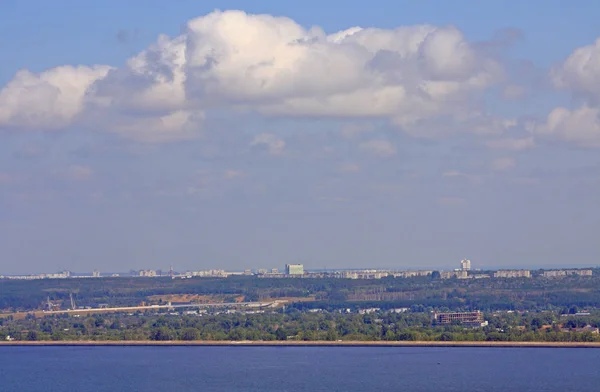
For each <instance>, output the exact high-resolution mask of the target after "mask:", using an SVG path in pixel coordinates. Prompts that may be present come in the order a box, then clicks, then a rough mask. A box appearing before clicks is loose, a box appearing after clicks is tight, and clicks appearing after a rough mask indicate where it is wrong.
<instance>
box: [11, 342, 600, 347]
mask: <svg viewBox="0 0 600 392" xmlns="http://www.w3.org/2000/svg"><path fill="white" fill-rule="evenodd" d="M15 346H19V347H27V346H29V347H43V346H63V347H67V346H99V347H102V346H104V347H107V346H122V347H144V346H153V347H155V346H163V347H185V346H196V347H200V346H204V347H215V346H223V347H485V348H489V347H498V348H600V342H482V341H458V342H442V341H389V342H388V341H335V342H331V341H230V340H225V341H209V340H196V341H179V340H177V341H151V340H130V341H93V340H72V341H67V340H65V341H51V340H49V341H10V342H7V341H4V342H0V348H1V347H15Z"/></svg>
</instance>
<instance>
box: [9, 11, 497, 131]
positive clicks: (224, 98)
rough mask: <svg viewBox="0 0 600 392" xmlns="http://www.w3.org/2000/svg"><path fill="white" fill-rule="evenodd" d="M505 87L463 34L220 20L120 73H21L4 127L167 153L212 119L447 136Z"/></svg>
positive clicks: (168, 42)
mask: <svg viewBox="0 0 600 392" xmlns="http://www.w3.org/2000/svg"><path fill="white" fill-rule="evenodd" d="M502 78H503V69H502V66H501V65H500V64H499V63H498V62H497V61H496V60H494V59H493V58H491V57H489V56H488V55H486V54H485V53H483V52H480V51H478V49H477V47H476V46H474V45H472V44H470V43H469V42H468V41H467V40H466V39H465V37H464V35H463V34H462V33H461V32H460V31H459V30H458V29H456V28H454V27H452V26H445V27H437V26H430V25H420V26H404V27H399V28H396V29H391V30H385V29H376V28H366V29H362V28H359V27H353V28H350V29H347V30H344V31H340V32H336V33H333V34H329V35H328V34H326V33H325V32H324V31H323V30H322V29H320V28H318V27H313V28H311V29H305V28H304V27H302V26H300V25H299V24H297V23H296V22H294V21H293V20H291V19H289V18H285V17H274V16H270V15H248V14H246V13H244V12H241V11H226V12H220V11H215V12H213V13H211V14H208V15H206V16H203V17H199V18H197V19H193V20H191V21H189V22H188V24H187V27H186V29H185V31H184V33H183V34H182V35H180V36H178V37H174V38H170V37H166V36H161V37H159V39H158V40H157V42H156V43H155V44H153V45H152V46H151V47H149V48H148V49H146V50H145V51H143V52H141V53H139V54H138V55H136V56H134V57H132V58H131V59H129V60H128V61H127V63H126V64H125V66H123V67H120V68H111V67H109V66H95V67H71V66H62V67H58V68H55V69H50V70H47V71H45V72H42V73H40V74H33V73H30V72H28V71H20V72H19V73H18V74H17V75H16V76H15V78H14V79H13V80H12V81H11V82H10V83H9V84H8V85H6V86H5V87H4V88H3V89H2V90H1V92H0V127H5V126H13V127H21V128H35V129H56V128H65V127H67V126H68V125H70V124H72V123H78V124H83V125H86V126H88V127H91V128H97V129H100V130H106V131H112V132H117V133H119V134H121V135H123V136H125V137H130V138H134V139H139V140H146V141H163V140H172V139H179V138H183V137H193V135H194V134H196V133H197V132H198V131H199V130H200V129H201V128H202V122H203V119H204V118H205V117H206V115H207V113H210V112H211V111H212V110H231V111H232V112H233V113H234V112H239V111H252V112H258V113H261V114H262V115H267V116H311V117H341V118H347V117H350V118H356V117H378V118H385V119H389V120H391V122H392V123H393V124H396V125H397V126H398V127H400V128H402V129H404V130H406V131H408V132H412V133H414V134H418V133H420V132H426V130H427V129H426V124H427V123H428V122H429V121H432V124H434V126H435V127H436V129H443V128H444V125H445V124H447V120H448V119H450V120H455V121H462V120H464V119H469V121H473V119H474V118H475V119H476V121H483V120H486V118H487V117H486V115H485V114H483V113H481V112H479V111H480V108H477V110H476V111H475V112H474V111H473V106H474V105H473V100H474V99H475V98H477V97H478V96H479V94H481V93H482V92H483V91H485V90H486V89H487V88H488V87H490V86H492V85H494V84H495V83H497V82H499V81H500V80H501V79H502ZM440 118H444V120H443V121H440V120H439V119H440ZM436 119H437V120H436ZM484 122H486V123H487V120H486V121H484ZM492 122H493V121H492ZM424 124H425V125H424Z"/></svg>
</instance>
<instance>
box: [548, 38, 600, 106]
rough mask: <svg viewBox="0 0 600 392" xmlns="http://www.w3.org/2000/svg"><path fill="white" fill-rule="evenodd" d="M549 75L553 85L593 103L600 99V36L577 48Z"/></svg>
mask: <svg viewBox="0 0 600 392" xmlns="http://www.w3.org/2000/svg"><path fill="white" fill-rule="evenodd" d="M550 77H551V79H552V82H553V83H554V85H555V86H556V87H557V88H559V89H563V90H566V91H570V92H573V93H575V94H577V95H580V96H582V97H584V98H586V99H588V100H592V101H594V102H595V103H599V101H600V88H599V86H600V38H598V39H597V40H596V41H595V42H594V43H593V44H592V45H588V46H583V47H581V48H577V49H576V50H575V51H573V53H572V54H571V55H570V56H569V57H568V58H567V59H566V60H565V61H564V62H563V63H562V64H560V65H558V66H556V67H554V68H553V69H552V71H551V74H550Z"/></svg>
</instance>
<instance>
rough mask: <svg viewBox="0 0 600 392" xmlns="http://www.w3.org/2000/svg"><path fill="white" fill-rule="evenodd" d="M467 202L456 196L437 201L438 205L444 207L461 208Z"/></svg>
mask: <svg viewBox="0 0 600 392" xmlns="http://www.w3.org/2000/svg"><path fill="white" fill-rule="evenodd" d="M466 202H467V200H466V199H464V198H462V197H454V196H445V197H439V198H438V199H437V203H438V204H440V205H443V206H460V205H464V204H465V203H466Z"/></svg>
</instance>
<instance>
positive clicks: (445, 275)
mask: <svg viewBox="0 0 600 392" xmlns="http://www.w3.org/2000/svg"><path fill="white" fill-rule="evenodd" d="M440 277H441V278H442V279H452V278H456V279H468V278H469V273H468V272H467V271H464V270H459V271H442V272H440Z"/></svg>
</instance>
